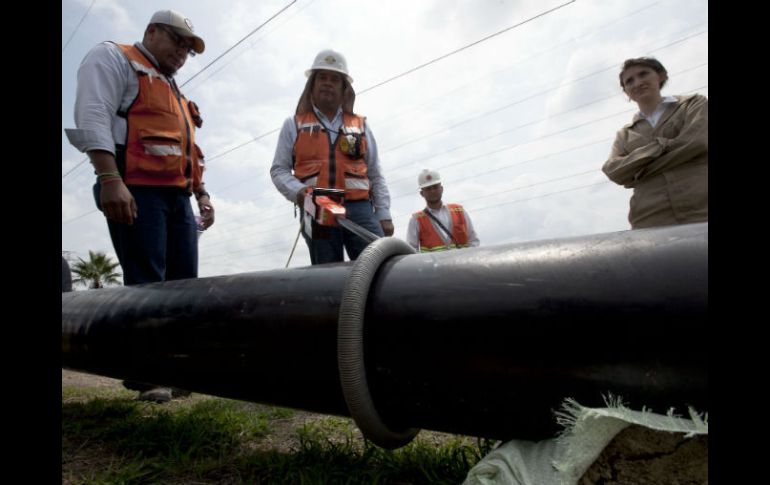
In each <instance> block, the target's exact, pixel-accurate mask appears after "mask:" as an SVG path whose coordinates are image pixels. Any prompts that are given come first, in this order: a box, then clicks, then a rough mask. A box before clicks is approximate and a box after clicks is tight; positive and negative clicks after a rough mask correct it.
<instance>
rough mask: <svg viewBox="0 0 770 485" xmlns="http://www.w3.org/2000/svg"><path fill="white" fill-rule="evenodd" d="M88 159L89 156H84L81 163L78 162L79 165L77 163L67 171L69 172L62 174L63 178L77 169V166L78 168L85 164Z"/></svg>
mask: <svg viewBox="0 0 770 485" xmlns="http://www.w3.org/2000/svg"><path fill="white" fill-rule="evenodd" d="M87 161H88V157H86V158H84V159H83V160H81V161H80V163H78V164H77V165H75V166H74V167H72V168H71V169H69V170H68V171H67V173H65V174H64V175H62V176H61V178H64V177H66V176H67V175H69V174H71V173H72V172H74V171H75V169H76V168H78V167H79V166H81V165H83V164H84V163H85V162H87Z"/></svg>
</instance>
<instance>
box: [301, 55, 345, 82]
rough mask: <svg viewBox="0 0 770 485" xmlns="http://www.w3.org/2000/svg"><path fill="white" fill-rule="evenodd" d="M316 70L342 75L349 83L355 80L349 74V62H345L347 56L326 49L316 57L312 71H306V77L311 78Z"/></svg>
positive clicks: (311, 67)
mask: <svg viewBox="0 0 770 485" xmlns="http://www.w3.org/2000/svg"><path fill="white" fill-rule="evenodd" d="M316 69H325V70H327V71H336V72H339V73H342V74H344V75H345V77H346V78H347V79H348V82H349V83H352V82H353V78H352V77H350V74H348V62H347V61H346V60H345V56H343V55H342V54H340V53H339V52H336V51H333V50H331V49H324V50H322V51H321V52H319V53H318V54H317V55H316V56H315V61H313V65H312V66H310V69H308V70H307V71H305V76H308V77H310V74H312V72H313V71H315V70H316Z"/></svg>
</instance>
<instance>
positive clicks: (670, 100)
mask: <svg viewBox="0 0 770 485" xmlns="http://www.w3.org/2000/svg"><path fill="white" fill-rule="evenodd" d="M670 103H676V97H674V96H666V97H665V98H663V99H662V100H661V101H660V104H658V105H657V106H656V107H655V109H654V110H653V112H652V113H650V114H649V115H646V114H644V113H642V112H641V111H637V113H636V118H638V119H641V120H644V119H647V118H650V117H652V116H653V115H655V113H657V112H658V111H662V110H664V109H666V107H665V106H664V105H666V104H670Z"/></svg>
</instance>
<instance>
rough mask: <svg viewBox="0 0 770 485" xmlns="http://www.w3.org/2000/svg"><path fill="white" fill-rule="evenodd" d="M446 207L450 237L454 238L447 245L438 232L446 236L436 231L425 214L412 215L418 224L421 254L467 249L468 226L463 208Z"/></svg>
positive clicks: (459, 206)
mask: <svg viewBox="0 0 770 485" xmlns="http://www.w3.org/2000/svg"><path fill="white" fill-rule="evenodd" d="M446 207H447V209H448V210H449V215H450V216H451V218H452V237H453V238H454V241H450V243H449V245H447V244H446V243H445V242H444V240H443V239H442V238H441V236H439V234H438V231H441V233H442V234H443V235H444V236H446V233H445V232H444V230H443V229H436V228H435V227H434V226H433V223H432V222H431V221H432V219H431V218H430V217H429V216H428V215H427V214H426V213H425V212H423V211H420V212H415V213H414V217H415V218H416V219H417V223H418V224H419V231H420V251H421V252H427V251H446V250H447V249H455V248H467V247H468V225H467V224H466V223H465V212H464V211H463V206H461V205H460V204H446ZM447 229H448V228H447ZM455 242H456V243H457V244H455Z"/></svg>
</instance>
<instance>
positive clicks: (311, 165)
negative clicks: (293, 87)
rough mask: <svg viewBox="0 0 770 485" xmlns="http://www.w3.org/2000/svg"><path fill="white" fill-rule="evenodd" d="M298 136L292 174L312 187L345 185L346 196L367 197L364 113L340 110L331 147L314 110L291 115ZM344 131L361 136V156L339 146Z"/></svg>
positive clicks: (368, 185) (327, 134)
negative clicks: (340, 120)
mask: <svg viewBox="0 0 770 485" xmlns="http://www.w3.org/2000/svg"><path fill="white" fill-rule="evenodd" d="M294 121H295V123H296V126H297V140H296V141H295V142H294V152H293V154H294V176H295V177H297V178H298V179H299V180H300V181H302V183H304V184H305V185H308V186H311V187H323V188H333V189H344V190H345V200H365V199H368V198H369V189H370V184H369V177H368V167H367V165H366V159H365V155H366V150H367V142H366V134H365V132H364V117H363V116H358V115H354V114H349V113H343V114H342V127H341V128H340V133H338V134H337V139H336V140H335V143H334V146H333V153H332V150H330V139H331V138H330V134H329V133H328V132H327V131H326V129H325V128H324V127H323V125H322V124H321V123H320V121H319V120H318V118H317V117H316V114H315V112H310V113H305V114H303V115H297V116H295V117H294ZM346 134H355V135H359V136H360V140H361V145H360V151H361V157H360V158H352V157H351V156H350V155H349V154H348V153H346V152H344V151H343V150H342V149H341V148H340V140H341V139H342V137H343V136H345V135H346Z"/></svg>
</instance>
